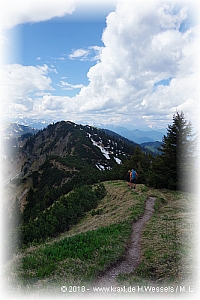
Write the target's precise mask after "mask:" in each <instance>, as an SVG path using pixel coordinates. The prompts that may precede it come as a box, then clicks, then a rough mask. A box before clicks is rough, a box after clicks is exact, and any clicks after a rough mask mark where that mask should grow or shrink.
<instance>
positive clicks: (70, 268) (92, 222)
mask: <svg viewBox="0 0 200 300" xmlns="http://www.w3.org/2000/svg"><path fill="white" fill-rule="evenodd" d="M104 185H105V187H106V192H107V193H106V196H105V197H104V198H103V199H102V200H101V202H100V203H99V205H98V207H97V208H96V209H95V210H91V211H89V212H87V213H86V214H85V216H84V217H83V218H82V219H81V220H80V221H79V223H78V224H76V225H74V226H73V227H72V228H71V230H70V231H68V232H65V233H63V234H61V235H60V236H59V237H57V238H54V239H49V240H48V241H47V242H46V243H44V244H41V245H38V246H30V247H29V248H26V249H24V250H23V251H21V252H20V253H18V255H17V257H16V258H15V268H14V267H12V276H13V278H17V280H18V282H19V285H21V286H26V285H27V284H28V285H30V286H32V287H34V286H35V287H37V286H39V287H44V288H46V287H47V286H54V285H55V286H62V285H63V284H64V285H80V284H90V283H92V282H94V281H95V279H96V278H97V276H98V275H99V274H101V273H102V272H104V271H105V270H106V269H107V268H108V267H109V266H110V265H112V264H113V263H116V262H117V261H118V260H120V259H121V258H122V256H123V254H124V253H125V251H126V248H127V245H128V243H129V238H130V235H131V224H132V222H134V221H136V220H137V219H138V218H139V217H140V216H141V215H142V214H143V212H144V207H145V201H146V199H147V198H148V197H150V196H153V197H156V204H155V211H154V214H153V216H152V218H151V219H150V221H149V222H148V223H147V224H146V226H145V228H144V231H143V234H142V238H141V242H140V243H141V249H142V257H141V261H140V264H139V266H138V268H137V270H136V272H135V273H134V274H126V275H119V276H118V278H117V280H118V284H119V285H134V284H136V283H140V284H145V283H149V282H151V283H152V282H153V283H158V284H159V283H166V284H167V283H169V282H173V283H178V282H181V281H183V280H184V282H188V280H189V278H190V277H191V270H190V266H191V262H193V260H192V252H191V248H192V245H193V244H192V238H189V236H192V229H191V228H190V226H189V224H190V222H191V221H192V220H193V219H192V218H193V210H194V206H193V207H192V208H191V203H192V200H191V195H189V194H186V193H180V192H171V191H168V190H154V189H149V188H148V187H146V186H144V185H137V190H136V191H132V190H130V189H129V188H127V185H126V182H124V181H110V182H105V183H104ZM190 229H191V230H190ZM188 257H189V260H188Z"/></svg>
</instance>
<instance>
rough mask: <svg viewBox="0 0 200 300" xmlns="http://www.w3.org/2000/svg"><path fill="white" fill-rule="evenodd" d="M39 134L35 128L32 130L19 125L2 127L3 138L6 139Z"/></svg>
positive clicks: (8, 124)
mask: <svg viewBox="0 0 200 300" xmlns="http://www.w3.org/2000/svg"><path fill="white" fill-rule="evenodd" d="M37 132H38V130H37V129H35V128H32V127H30V126H27V125H21V124H18V123H3V124H2V125H1V134H2V137H3V138H5V139H9V138H18V137H20V136H22V135H23V134H27V133H30V134H34V133H37Z"/></svg>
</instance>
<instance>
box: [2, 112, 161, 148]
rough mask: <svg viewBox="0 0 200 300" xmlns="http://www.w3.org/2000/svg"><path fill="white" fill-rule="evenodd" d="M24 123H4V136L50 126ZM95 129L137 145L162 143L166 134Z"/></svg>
mask: <svg viewBox="0 0 200 300" xmlns="http://www.w3.org/2000/svg"><path fill="white" fill-rule="evenodd" d="M20 121H21V122H22V123H4V124H3V125H2V136H3V137H6V138H9V137H19V136H21V135H22V134H25V133H31V134H34V133H36V132H37V131H38V130H39V129H43V128H45V127H47V126H48V124H50V123H51V122H50V121H49V123H47V122H45V121H42V120H34V119H27V118H24V119H22V120H20ZM95 127H97V128H101V129H105V130H107V131H108V132H109V130H110V133H112V134H113V132H114V133H117V134H119V135H121V136H123V137H125V138H127V139H129V140H130V141H133V142H135V143H137V144H142V143H147V142H155V141H159V142H161V141H162V138H163V136H164V134H165V132H164V131H158V130H141V129H127V128H125V127H122V126H115V125H111V124H107V125H103V124H99V125H96V126H95Z"/></svg>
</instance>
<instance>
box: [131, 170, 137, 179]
mask: <svg viewBox="0 0 200 300" xmlns="http://www.w3.org/2000/svg"><path fill="white" fill-rule="evenodd" d="M136 174H137V173H136V171H135V170H132V178H133V179H136Z"/></svg>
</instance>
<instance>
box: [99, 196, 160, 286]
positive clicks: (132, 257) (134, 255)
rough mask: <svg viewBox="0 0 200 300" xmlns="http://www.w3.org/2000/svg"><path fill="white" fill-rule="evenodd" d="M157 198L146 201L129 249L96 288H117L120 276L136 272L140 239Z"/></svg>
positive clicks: (133, 226) (103, 276) (139, 253)
mask: <svg viewBox="0 0 200 300" xmlns="http://www.w3.org/2000/svg"><path fill="white" fill-rule="evenodd" d="M155 200H156V198H155V197H149V198H148V199H147V201H146V205H145V211H144V214H143V215H142V216H141V217H140V218H139V219H138V220H137V221H136V222H134V223H133V224H132V234H131V237H130V242H129V245H128V249H127V251H126V253H125V255H124V257H123V258H122V260H121V261H120V262H119V263H117V264H116V265H114V266H111V267H110V268H109V269H108V270H107V271H106V272H105V273H104V274H103V275H101V276H100V277H99V278H98V279H97V280H96V281H95V286H102V287H106V286H117V282H116V277H117V275H119V274H130V273H133V272H134V271H135V269H136V268H137V266H138V265H139V262H140V258H141V247H140V239H141V237H142V231H143V229H144V227H145V224H146V222H148V221H149V219H150V218H151V216H152V215H153V212H154V204H155Z"/></svg>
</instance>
